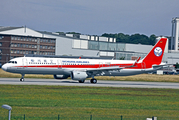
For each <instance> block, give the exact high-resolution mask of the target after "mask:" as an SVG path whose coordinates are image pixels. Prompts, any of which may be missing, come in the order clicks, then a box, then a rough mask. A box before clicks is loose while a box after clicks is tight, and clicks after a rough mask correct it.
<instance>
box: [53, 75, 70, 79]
mask: <svg viewBox="0 0 179 120" xmlns="http://www.w3.org/2000/svg"><path fill="white" fill-rule="evenodd" d="M53 77H54V78H55V79H67V78H68V77H69V75H53Z"/></svg>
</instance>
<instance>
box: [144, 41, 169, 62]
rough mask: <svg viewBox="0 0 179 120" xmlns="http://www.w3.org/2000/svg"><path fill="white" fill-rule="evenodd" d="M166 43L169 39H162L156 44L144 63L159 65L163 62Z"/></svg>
mask: <svg viewBox="0 0 179 120" xmlns="http://www.w3.org/2000/svg"><path fill="white" fill-rule="evenodd" d="M166 43H167V38H160V40H159V41H158V42H157V43H156V44H155V46H154V47H153V49H152V50H151V51H150V52H149V53H148V55H147V56H146V57H145V58H144V59H143V61H142V62H144V63H145V64H150V65H154V64H155V65H159V64H160V63H161V62H162V58H163V54H164V51H165V45H166Z"/></svg>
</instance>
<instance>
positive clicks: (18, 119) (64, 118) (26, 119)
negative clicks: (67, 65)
mask: <svg viewBox="0 0 179 120" xmlns="http://www.w3.org/2000/svg"><path fill="white" fill-rule="evenodd" d="M146 118H152V116H127V115H125V116H122V115H83V114H78V115H70V114H68V115H67V114H63V115H44V116H38V115H37V114H36V115H26V114H12V115H11V120H146ZM7 119H8V115H2V114H0V120H7ZM157 120H179V117H157Z"/></svg>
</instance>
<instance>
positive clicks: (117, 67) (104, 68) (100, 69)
mask: <svg viewBox="0 0 179 120" xmlns="http://www.w3.org/2000/svg"><path fill="white" fill-rule="evenodd" d="M124 68H125V67H119V66H110V67H100V68H92V69H91V68H90V69H86V71H88V72H90V71H111V70H121V69H124Z"/></svg>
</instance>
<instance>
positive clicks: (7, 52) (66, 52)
mask: <svg viewBox="0 0 179 120" xmlns="http://www.w3.org/2000/svg"><path fill="white" fill-rule="evenodd" d="M167 46H168V45H167ZM152 47H153V46H152V45H142V44H128V43H116V39H115V38H107V37H101V36H91V35H77V34H60V33H53V32H43V31H36V30H33V29H30V28H27V27H0V64H4V63H6V62H8V61H9V60H10V59H12V58H15V57H20V56H24V55H25V54H36V55H62V56H86V57H110V58H113V59H126V60H131V59H133V60H134V59H136V58H138V57H141V58H143V57H145V56H146V55H147V53H148V52H149V51H150V50H151V49H152ZM168 51H169V50H168V47H166V49H165V54H164V58H163V61H164V62H168V63H173V64H175V63H176V62H177V61H179V58H178V57H177V56H178V55H179V54H176V53H171V52H168Z"/></svg>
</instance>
